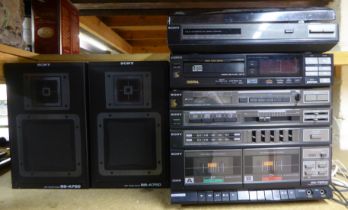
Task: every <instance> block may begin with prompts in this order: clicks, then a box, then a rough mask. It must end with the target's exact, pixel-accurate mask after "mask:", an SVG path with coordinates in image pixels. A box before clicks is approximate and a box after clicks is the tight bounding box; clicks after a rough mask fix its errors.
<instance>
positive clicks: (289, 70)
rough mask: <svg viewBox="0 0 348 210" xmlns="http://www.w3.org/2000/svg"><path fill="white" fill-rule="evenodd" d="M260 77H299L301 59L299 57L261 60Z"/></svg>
mask: <svg viewBox="0 0 348 210" xmlns="http://www.w3.org/2000/svg"><path fill="white" fill-rule="evenodd" d="M258 63H259V72H260V76H272V75H276V76H298V75H299V74H300V65H301V62H300V59H299V58H297V57H283V58H282V57H274V58H265V59H259V60H258Z"/></svg>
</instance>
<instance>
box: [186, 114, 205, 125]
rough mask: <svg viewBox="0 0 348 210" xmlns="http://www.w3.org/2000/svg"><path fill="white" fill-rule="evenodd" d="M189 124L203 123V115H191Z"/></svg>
mask: <svg viewBox="0 0 348 210" xmlns="http://www.w3.org/2000/svg"><path fill="white" fill-rule="evenodd" d="M189 122H190V123H200V122H202V115H201V114H189Z"/></svg>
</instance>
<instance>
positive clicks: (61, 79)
mask: <svg viewBox="0 0 348 210" xmlns="http://www.w3.org/2000/svg"><path fill="white" fill-rule="evenodd" d="M24 91H25V97H24V108H25V109H26V110H67V109H69V107H70V97H69V76H68V75H67V74H25V75H24Z"/></svg>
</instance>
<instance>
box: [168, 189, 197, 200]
mask: <svg viewBox="0 0 348 210" xmlns="http://www.w3.org/2000/svg"><path fill="white" fill-rule="evenodd" d="M170 197H171V200H172V202H173V203H195V202H197V192H187V193H172V194H171V195H170Z"/></svg>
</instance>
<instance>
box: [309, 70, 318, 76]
mask: <svg viewBox="0 0 348 210" xmlns="http://www.w3.org/2000/svg"><path fill="white" fill-rule="evenodd" d="M318 75H319V74H318V72H311V71H310V72H306V76H307V77H317V76H318Z"/></svg>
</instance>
